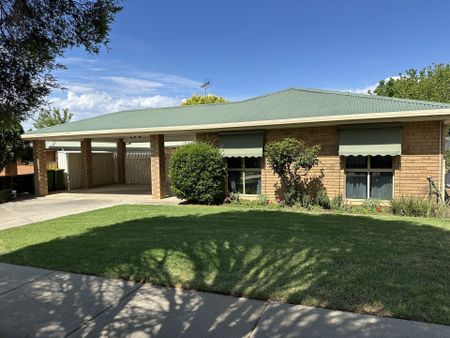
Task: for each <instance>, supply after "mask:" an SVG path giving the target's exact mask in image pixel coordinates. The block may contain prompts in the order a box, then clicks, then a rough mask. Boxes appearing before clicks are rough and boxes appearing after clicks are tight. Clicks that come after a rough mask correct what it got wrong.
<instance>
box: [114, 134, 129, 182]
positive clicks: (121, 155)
mask: <svg viewBox="0 0 450 338" xmlns="http://www.w3.org/2000/svg"><path fill="white" fill-rule="evenodd" d="M116 151H117V183H119V184H123V183H125V159H126V151H127V150H126V145H125V142H123V139H121V138H120V139H118V140H117V149H116Z"/></svg>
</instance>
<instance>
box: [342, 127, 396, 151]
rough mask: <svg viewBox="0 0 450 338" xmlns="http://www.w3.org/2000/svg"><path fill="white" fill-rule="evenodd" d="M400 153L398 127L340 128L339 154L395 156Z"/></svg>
mask: <svg viewBox="0 0 450 338" xmlns="http://www.w3.org/2000/svg"><path fill="white" fill-rule="evenodd" d="M401 153H402V145H401V129H400V127H388V128H360V129H342V130H340V135H339V155H341V156H369V155H370V156H378V155H380V156H386V155H390V156H396V155H401Z"/></svg>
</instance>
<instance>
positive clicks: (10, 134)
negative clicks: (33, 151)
mask: <svg viewBox="0 0 450 338" xmlns="http://www.w3.org/2000/svg"><path fill="white" fill-rule="evenodd" d="M22 133H23V129H22V127H21V126H20V124H18V123H16V124H14V125H11V123H7V122H6V121H3V120H0V149H1V151H0V171H1V170H3V168H4V167H5V166H6V165H7V164H9V163H11V162H14V161H15V160H16V159H17V157H19V156H21V154H22V153H23V152H24V151H25V146H26V145H25V143H24V142H23V141H22V140H21V139H20V135H21V134H22Z"/></svg>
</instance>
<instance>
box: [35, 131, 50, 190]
mask: <svg viewBox="0 0 450 338" xmlns="http://www.w3.org/2000/svg"><path fill="white" fill-rule="evenodd" d="M33 166H34V193H35V195H36V196H45V195H48V183H47V182H48V179H47V160H46V156H45V141H43V140H34V141H33Z"/></svg>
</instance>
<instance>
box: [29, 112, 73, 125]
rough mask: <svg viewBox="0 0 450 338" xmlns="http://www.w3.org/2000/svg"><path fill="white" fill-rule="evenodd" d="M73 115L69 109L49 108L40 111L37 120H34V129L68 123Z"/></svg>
mask: <svg viewBox="0 0 450 338" xmlns="http://www.w3.org/2000/svg"><path fill="white" fill-rule="evenodd" d="M72 117H73V114H72V113H69V109H67V108H64V109H60V108H51V109H43V110H41V111H40V113H39V115H38V117H37V119H35V120H34V124H33V125H34V127H35V128H37V129H42V128H47V127H53V126H57V125H59V124H63V123H67V122H70V120H71V119H72Z"/></svg>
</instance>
